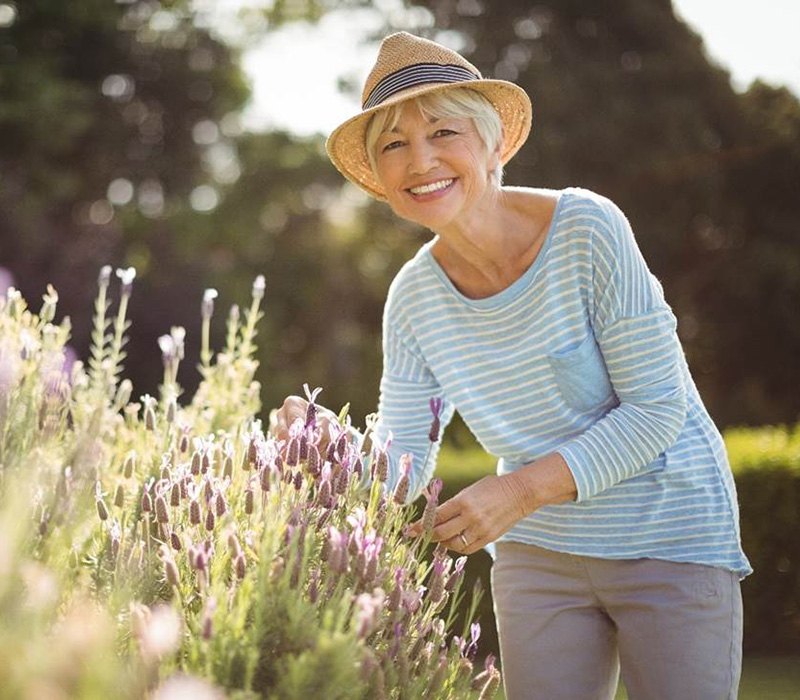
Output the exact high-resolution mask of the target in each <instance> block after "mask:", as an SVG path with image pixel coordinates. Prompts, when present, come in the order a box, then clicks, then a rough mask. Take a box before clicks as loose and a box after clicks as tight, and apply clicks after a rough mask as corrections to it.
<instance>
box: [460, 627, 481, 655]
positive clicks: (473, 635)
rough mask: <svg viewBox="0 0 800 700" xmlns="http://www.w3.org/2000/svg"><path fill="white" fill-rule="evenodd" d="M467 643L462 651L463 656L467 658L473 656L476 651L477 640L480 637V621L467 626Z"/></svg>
mask: <svg viewBox="0 0 800 700" xmlns="http://www.w3.org/2000/svg"><path fill="white" fill-rule="evenodd" d="M469 637H470V639H469V645H468V646H467V648H466V651H465V652H464V656H465V657H467V658H468V659H473V658H475V654H477V653H478V640H479V639H480V638H481V623H480V622H473V623H472V624H471V625H470V627H469Z"/></svg>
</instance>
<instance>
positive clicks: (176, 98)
mask: <svg viewBox="0 0 800 700" xmlns="http://www.w3.org/2000/svg"><path fill="white" fill-rule="evenodd" d="M8 6H9V7H12V8H13V11H14V15H15V16H14V19H13V21H12V23H11V24H10V26H8V27H6V28H4V29H3V30H0V172H2V178H0V260H2V262H3V264H4V265H6V266H7V267H9V268H10V269H11V270H12V271H13V272H14V274H15V276H16V278H17V281H18V285H19V286H20V288H21V289H22V290H23V292H24V293H25V295H26V297H27V298H29V299H31V300H34V299H36V297H37V296H38V295H39V294H41V293H42V291H44V287H45V284H46V283H47V282H52V283H53V284H54V285H56V287H57V289H58V290H59V291H60V293H61V295H62V298H63V305H62V308H63V309H64V310H66V311H67V313H69V314H70V315H71V316H72V318H73V323H74V335H75V342H76V344H77V345H78V346H79V347H80V348H81V349H85V347H86V345H87V337H88V323H89V321H90V318H89V315H90V309H91V303H90V299H91V296H92V295H93V294H94V288H93V282H94V280H95V279H96V276H97V272H98V270H99V268H100V267H101V265H103V264H105V263H112V264H116V265H123V264H124V265H134V266H136V267H137V269H138V270H139V273H140V276H141V275H144V277H145V278H146V282H145V284H144V285H142V287H143V289H142V291H143V292H144V294H139V293H138V292H139V290H138V289H136V290H135V293H134V297H133V311H134V316H135V318H136V322H137V333H136V334H135V335H134V337H133V341H134V342H133V344H132V349H134V350H135V351H136V352H135V353H132V354H134V355H135V357H133V358H132V359H131V363H132V364H133V365H134V375H135V374H136V371H135V369H136V368H135V365H136V362H137V360H138V361H139V362H141V366H144V365H145V364H146V365H148V366H150V367H152V370H154V371H157V370H158V361H157V358H158V350H157V348H156V346H155V342H154V341H155V338H156V337H157V335H158V334H160V333H163V332H165V331H168V330H169V326H170V325H171V324H177V323H182V324H188V322H189V319H190V318H194V317H195V316H196V313H195V309H197V308H199V307H198V305H199V300H200V295H201V293H202V284H203V283H202V280H201V275H200V274H199V270H200V269H201V267H202V258H201V256H200V255H199V254H195V255H193V256H191V257H190V258H188V259H184V258H179V257H178V255H177V249H176V246H175V238H176V231H175V229H174V227H173V226H172V225H171V221H172V220H173V219H174V217H176V216H177V215H180V213H181V212H185V211H187V210H191V209H190V207H193V208H194V209H195V210H196V209H200V210H202V209H204V208H207V207H208V206H210V205H211V204H213V200H214V198H215V197H216V196H217V194H216V189H215V188H217V187H219V184H218V183H217V182H215V181H214V172H213V165H214V163H213V162H212V158H213V156H214V155H215V153H214V151H213V149H214V147H216V146H217V145H218V144H219V143H220V142H221V141H223V140H224V139H225V136H224V132H225V129H226V121H230V117H229V116H228V115H231V114H235V112H236V111H237V110H239V109H240V108H241V107H242V105H243V104H244V101H245V99H246V97H247V95H248V90H247V87H246V85H245V82H244V80H243V76H242V73H241V71H240V69H239V67H238V62H237V61H238V57H237V55H236V53H235V52H234V51H233V50H232V49H231V48H230V47H228V46H226V45H225V44H223V43H221V42H220V41H218V40H216V39H214V38H212V36H211V35H210V34H209V33H208V32H207V31H204V30H201V29H198V28H197V27H196V26H195V25H194V23H193V15H192V13H191V12H190V10H189V9H188V5H187V4H185V3H181V2H166V1H164V2H154V1H153V0H149V1H137V0H132V1H128V2H117V3H113V2H107V0H78V1H76V2H69V3H63V2H59V1H58V0H29V1H27V2H25V3H18V4H16V5H8ZM187 233H189V232H187ZM156 260H157V261H158V264H157V265H154V264H153V261H156ZM156 300H161V303H157V302H156ZM167 300H168V301H167ZM188 304H191V314H189V312H188V308H187V305H188ZM139 339H146V341H147V345H146V346H143V345H142V344H141V343H139V342H138V341H139ZM154 360H155V361H154ZM151 379H152V378H151ZM146 383H147V382H145V384H146Z"/></svg>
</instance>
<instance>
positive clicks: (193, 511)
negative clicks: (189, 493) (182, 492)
mask: <svg viewBox="0 0 800 700" xmlns="http://www.w3.org/2000/svg"><path fill="white" fill-rule="evenodd" d="M200 520H201V514H200V504H199V503H198V502H197V499H196V498H193V499H192V502H191V503H190V504H189V522H190V523H191V524H192V525H199V524H200Z"/></svg>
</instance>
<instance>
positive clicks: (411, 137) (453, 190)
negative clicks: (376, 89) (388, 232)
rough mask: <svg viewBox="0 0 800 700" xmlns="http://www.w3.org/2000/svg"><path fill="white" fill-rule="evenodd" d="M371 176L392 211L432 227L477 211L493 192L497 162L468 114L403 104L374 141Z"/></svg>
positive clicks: (495, 156)
mask: <svg viewBox="0 0 800 700" xmlns="http://www.w3.org/2000/svg"><path fill="white" fill-rule="evenodd" d="M375 153H376V158H375V163H376V175H377V177H378V179H379V180H380V182H381V185H383V188H384V190H385V192H386V198H387V200H388V202H389V205H390V206H391V207H392V209H393V210H394V212H395V213H396V214H397V215H398V216H401V217H402V218H404V219H407V220H409V221H414V222H416V223H418V224H421V225H423V226H426V227H427V228H429V229H432V230H434V231H440V230H442V229H443V228H445V227H447V226H448V225H450V224H457V223H458V221H459V220H460V219H463V218H465V217H467V216H468V215H469V214H470V213H472V212H475V211H476V207H478V206H479V205H480V204H481V203H482V202H484V201H486V198H487V197H489V196H490V195H491V193H492V192H494V191H496V186H495V185H494V183H493V178H492V172H493V171H494V169H495V168H496V167H497V166H498V163H499V148H498V149H497V152H494V153H489V152H488V151H487V148H486V146H485V145H484V143H483V141H482V140H481V137H480V136H479V135H478V132H477V130H476V129H475V125H474V124H473V122H472V119H470V118H468V117H442V118H438V119H437V118H431V119H428V118H426V117H424V116H423V115H422V114H421V113H420V111H419V110H418V109H416V108H415V107H414V106H413V105H409V106H408V107H406V108H405V109H404V110H403V111H402V113H401V116H400V119H399V120H398V122H397V124H396V126H395V127H394V128H393V129H391V130H389V131H384V132H383V133H382V134H381V135H380V136H379V137H378V140H377V143H376V144H375Z"/></svg>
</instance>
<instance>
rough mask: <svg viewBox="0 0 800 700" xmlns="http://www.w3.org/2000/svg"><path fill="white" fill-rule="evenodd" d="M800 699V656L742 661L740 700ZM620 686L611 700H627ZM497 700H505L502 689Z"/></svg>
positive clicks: (751, 658)
mask: <svg viewBox="0 0 800 700" xmlns="http://www.w3.org/2000/svg"><path fill="white" fill-rule="evenodd" d="M798 697H800V656H796V657H795V656H778V657H764V656H751V657H745V659H744V663H743V665H742V682H741V684H740V685H739V700H795V698H798ZM627 698H628V694H627V693H626V692H625V688H624V687H622V685H620V688H619V690H618V691H617V695H616V697H615V699H614V700H627ZM496 700H505V694H504V693H503V691H502V689H501V691H500V692H499V693H498V694H497V696H496Z"/></svg>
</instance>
